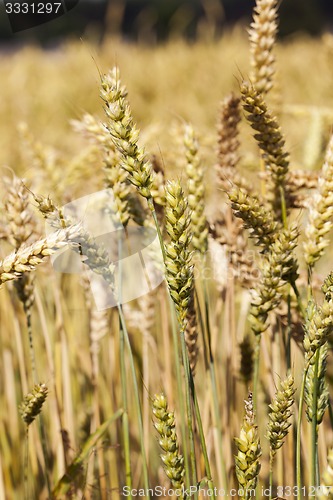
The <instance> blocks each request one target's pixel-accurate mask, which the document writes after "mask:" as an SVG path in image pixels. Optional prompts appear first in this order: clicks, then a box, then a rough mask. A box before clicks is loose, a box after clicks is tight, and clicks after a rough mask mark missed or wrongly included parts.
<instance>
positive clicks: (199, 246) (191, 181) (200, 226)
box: [184, 125, 208, 255]
mask: <svg viewBox="0 0 333 500" xmlns="http://www.w3.org/2000/svg"><path fill="white" fill-rule="evenodd" d="M184 144H185V150H186V160H187V164H186V174H187V179H188V181H187V189H188V206H189V209H190V210H191V230H192V246H193V248H194V250H197V251H198V252H200V253H201V254H202V255H203V254H205V253H206V251H207V248H208V224H207V219H206V216H205V211H204V207H205V183H204V171H203V168H202V166H201V160H200V156H199V145H198V141H197V138H196V136H195V133H194V130H193V127H192V126H191V125H187V126H186V128H185V136H184Z"/></svg>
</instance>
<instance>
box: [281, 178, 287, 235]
mask: <svg viewBox="0 0 333 500" xmlns="http://www.w3.org/2000/svg"><path fill="white" fill-rule="evenodd" d="M279 191H280V198H281V219H282V224H283V227H284V228H285V229H287V228H288V221H287V205H286V197H285V194H284V189H283V186H280V187H279Z"/></svg>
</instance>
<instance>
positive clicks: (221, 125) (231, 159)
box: [216, 94, 241, 190]
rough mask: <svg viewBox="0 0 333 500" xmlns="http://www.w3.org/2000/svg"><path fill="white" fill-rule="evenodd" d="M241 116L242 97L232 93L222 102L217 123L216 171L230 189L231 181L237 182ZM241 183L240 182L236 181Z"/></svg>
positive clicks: (225, 187)
mask: <svg viewBox="0 0 333 500" xmlns="http://www.w3.org/2000/svg"><path fill="white" fill-rule="evenodd" d="M240 119H241V116H240V98H239V97H236V96H235V95H234V94H230V95H229V96H228V97H226V98H225V99H224V101H223V102H222V104H221V111H220V115H219V121H218V124H217V133H218V149H217V159H218V163H217V165H216V172H217V175H218V179H219V182H220V184H221V187H222V188H223V189H225V190H228V188H229V183H228V182H227V181H231V182H235V179H234V178H235V177H236V176H237V173H236V167H237V164H238V162H239V153H238V149H239V140H238V134H239V131H238V123H239V121H240ZM236 183H237V184H239V183H238V182H236Z"/></svg>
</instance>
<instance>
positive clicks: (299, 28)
mask: <svg viewBox="0 0 333 500" xmlns="http://www.w3.org/2000/svg"><path fill="white" fill-rule="evenodd" d="M253 6H254V1H253V0H79V3H78V5H76V7H75V8H73V9H72V10H71V11H69V12H68V13H66V14H65V15H63V16H61V17H59V18H57V19H55V20H53V21H52V22H48V23H46V24H43V25H40V26H38V27H35V28H33V29H28V30H25V31H21V32H18V33H14V34H13V33H12V29H11V26H10V23H9V20H8V17H7V15H6V13H5V7H4V2H1V4H0V42H1V43H2V44H8V43H10V44H11V45H13V44H14V45H15V44H18V45H21V44H22V43H25V42H26V41H31V40H34V41H37V42H38V43H40V44H42V45H43V46H46V47H47V46H48V45H54V44H57V43H59V41H60V40H61V39H63V37H76V38H77V37H85V38H86V39H87V38H88V39H89V40H92V41H94V42H98V43H102V42H103V39H104V38H105V37H106V36H108V35H120V36H122V37H123V38H125V39H126V40H129V41H135V42H144V43H147V44H153V43H158V42H163V41H166V40H168V39H170V38H173V37H185V38H187V39H197V38H198V37H219V36H220V35H221V34H223V32H224V31H225V30H226V29H228V28H229V27H230V26H232V25H233V24H234V23H236V22H237V23H244V24H247V23H248V22H249V20H250V18H251V11H252V8H253ZM332 28H333V2H332V1H331V0H285V1H283V0H282V2H281V7H280V29H279V36H280V37H286V36H288V35H291V34H293V33H295V32H306V33H309V34H311V35H320V34H321V33H322V32H324V31H332Z"/></svg>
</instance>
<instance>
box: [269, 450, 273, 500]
mask: <svg viewBox="0 0 333 500" xmlns="http://www.w3.org/2000/svg"><path fill="white" fill-rule="evenodd" d="M272 497H273V457H272V455H271V456H270V460H269V500H272Z"/></svg>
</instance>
